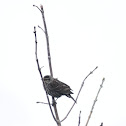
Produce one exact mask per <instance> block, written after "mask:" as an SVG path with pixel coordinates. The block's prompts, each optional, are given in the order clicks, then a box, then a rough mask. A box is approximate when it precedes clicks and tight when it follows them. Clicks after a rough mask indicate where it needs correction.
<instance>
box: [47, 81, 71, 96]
mask: <svg viewBox="0 0 126 126" xmlns="http://www.w3.org/2000/svg"><path fill="white" fill-rule="evenodd" d="M49 86H50V87H49V89H50V90H53V91H54V90H55V92H58V93H60V94H64V95H66V94H73V92H72V91H71V88H70V87H69V86H68V85H67V84H65V83H63V82H61V81H59V80H57V79H54V80H53V81H52V82H51V83H50V84H49Z"/></svg>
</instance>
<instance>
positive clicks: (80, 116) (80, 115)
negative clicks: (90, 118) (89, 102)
mask: <svg viewBox="0 0 126 126" xmlns="http://www.w3.org/2000/svg"><path fill="white" fill-rule="evenodd" d="M80 120H81V111H80V113H79V120H78V126H80Z"/></svg>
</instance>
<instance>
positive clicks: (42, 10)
mask: <svg viewBox="0 0 126 126" xmlns="http://www.w3.org/2000/svg"><path fill="white" fill-rule="evenodd" d="M33 6H34V7H36V8H37V9H38V10H39V11H40V12H41V14H42V20H43V24H44V29H42V28H41V27H40V26H38V27H39V28H41V29H42V31H43V32H44V34H45V37H46V43H47V54H48V64H49V69H50V76H52V77H53V69H52V64H51V53H50V46H49V37H48V31H47V26H46V21H45V16H44V9H43V6H42V5H41V6H40V8H39V7H38V6H36V5H33ZM34 35H35V57H36V63H37V67H38V71H39V74H40V77H41V80H42V84H43V87H44V83H45V82H44V79H43V74H42V71H41V67H40V64H39V59H38V55H37V54H38V50H37V49H38V48H37V33H36V27H34ZM97 68H98V67H97V66H96V67H95V68H94V69H93V70H92V71H91V72H89V74H87V76H86V77H85V78H84V80H83V81H82V84H81V86H80V89H79V91H78V94H77V96H76V99H75V102H74V103H73V105H72V106H71V108H70V109H69V111H68V113H67V114H66V116H65V117H64V118H63V119H62V120H60V119H59V115H58V110H57V106H56V101H55V98H54V97H52V103H50V100H49V96H48V93H47V91H45V93H46V97H47V101H48V103H43V102H37V103H43V104H48V105H49V108H50V111H51V114H52V117H53V119H54V120H55V122H56V124H57V126H61V122H62V121H64V120H65V119H66V118H67V117H68V115H69V114H70V112H71V110H72V109H73V107H74V105H75V104H76V103H77V100H78V97H79V95H80V92H81V90H82V88H83V86H84V84H85V81H86V79H87V78H88V77H89V76H90V75H91V74H93V72H94V71H95V70H96V69H97ZM104 80H105V79H103V81H102V84H101V87H102V85H103V82H104ZM100 89H101V88H100ZM100 89H99V91H98V93H97V96H96V98H95V101H94V104H93V106H92V109H91V112H90V115H89V117H88V120H87V123H86V126H87V125H88V122H89V120H90V117H91V114H92V112H93V108H94V106H95V102H96V101H97V97H98V94H99V92H100ZM52 107H53V109H54V113H55V114H54V113H53V110H52ZM80 120H81V111H80V114H79V121H78V126H80Z"/></svg>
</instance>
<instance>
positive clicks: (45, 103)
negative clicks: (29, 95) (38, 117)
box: [36, 102, 49, 105]
mask: <svg viewBox="0 0 126 126" xmlns="http://www.w3.org/2000/svg"><path fill="white" fill-rule="evenodd" d="M36 103H41V104H45V105H48V104H49V103H45V102H36Z"/></svg>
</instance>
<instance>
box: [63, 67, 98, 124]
mask: <svg viewBox="0 0 126 126" xmlns="http://www.w3.org/2000/svg"><path fill="white" fill-rule="evenodd" d="M97 68H98V67H96V68H95V69H94V70H92V71H91V72H90V73H89V74H88V75H87V76H86V77H85V78H84V80H83V82H82V84H81V87H80V90H79V92H78V94H77V97H76V99H75V101H76V102H77V100H78V97H79V94H80V92H81V90H82V88H83V86H84V83H85V80H86V79H87V78H88V77H89V76H90V75H91V74H93V72H94V71H95V70H96V69H97ZM76 102H74V103H73V105H72V107H71V108H70V110H69V111H68V113H67V114H66V116H65V117H64V118H63V119H62V120H61V122H62V121H64V120H65V119H66V118H67V116H68V115H69V114H70V112H71V110H72V109H73V107H74V105H75V104H76Z"/></svg>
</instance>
